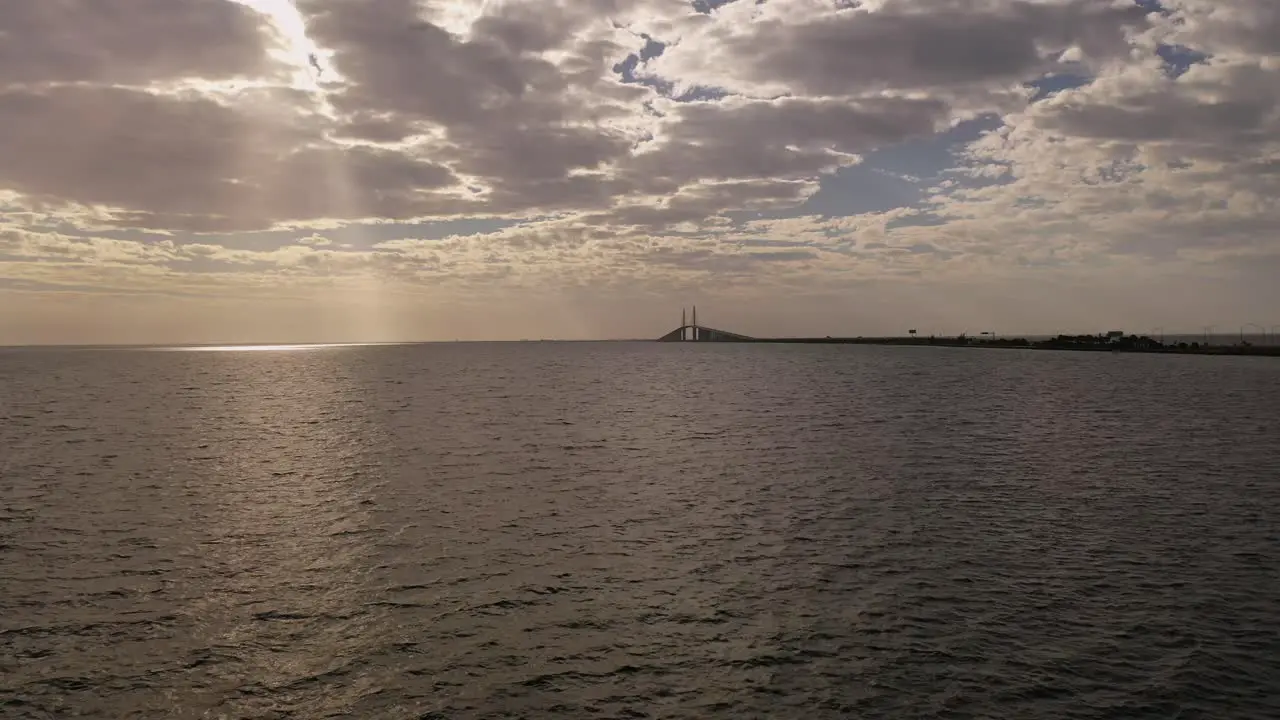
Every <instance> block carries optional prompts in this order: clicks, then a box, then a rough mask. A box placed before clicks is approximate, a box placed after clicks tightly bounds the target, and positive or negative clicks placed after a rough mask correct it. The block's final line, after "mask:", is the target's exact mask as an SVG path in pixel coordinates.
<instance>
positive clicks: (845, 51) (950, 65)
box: [651, 0, 1146, 95]
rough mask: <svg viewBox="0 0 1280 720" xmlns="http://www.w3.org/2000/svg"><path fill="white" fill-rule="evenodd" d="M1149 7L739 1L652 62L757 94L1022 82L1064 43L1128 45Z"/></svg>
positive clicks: (1108, 55) (1074, 2)
mask: <svg viewBox="0 0 1280 720" xmlns="http://www.w3.org/2000/svg"><path fill="white" fill-rule="evenodd" d="M799 5H801V6H805V5H806V4H805V3H800V4H799ZM1145 15H1146V13H1145V12H1144V11H1143V10H1142V9H1141V8H1139V7H1137V6H1136V5H1132V4H1129V5H1125V4H1123V3H1114V4H1112V3H1105V2H1093V1H1087V2H1086V1H1084V0H1058V1H1056V2H1019V1H1016V0H981V1H978V2H975V1H973V0H944V1H942V2H939V1H936V0H929V1H928V2H924V1H922V0H888V1H885V2H876V3H866V4H865V5H863V6H861V7H859V6H857V4H853V3H851V4H850V5H849V6H848V7H846V9H843V10H839V11H835V12H833V11H832V10H831V9H830V7H829V6H828V7H827V8H826V9H825V11H816V10H815V9H810V10H809V11H808V12H805V11H804V10H803V9H801V10H799V11H798V12H797V8H794V7H792V5H791V4H790V3H768V4H765V5H763V6H759V5H755V6H753V4H751V3H736V4H733V5H729V6H726V7H725V8H722V9H721V10H720V11H719V13H718V15H717V17H718V19H719V18H724V21H723V22H716V23H711V24H708V25H706V26H704V27H703V28H702V32H703V33H704V36H703V37H695V38H693V39H690V38H682V39H681V41H680V42H679V43H677V44H676V45H675V47H674V48H671V49H669V50H668V51H667V52H665V53H664V54H663V55H662V56H661V57H660V58H658V59H656V60H654V61H653V62H652V63H651V66H652V71H653V72H654V73H656V74H658V75H664V76H666V75H669V76H674V77H678V78H681V79H684V80H685V81H686V82H696V83H699V84H704V85H709V86H714V87H724V88H729V89H731V90H739V91H743V92H749V93H753V94H757V95H760V94H766V95H767V94H771V93H794V92H803V93H805V94H810V95H850V94H865V93H868V92H877V91H886V90H891V91H900V90H904V89H913V90H919V89H928V88H947V87H953V86H965V85H975V84H983V83H1004V84H1009V83H1013V84H1017V83H1018V82H1021V81H1025V80H1027V79H1030V78H1032V77H1034V76H1035V75H1037V74H1039V73H1043V72H1045V71H1048V70H1050V69H1052V68H1053V67H1055V65H1057V64H1058V63H1059V61H1060V60H1061V59H1062V56H1063V54H1064V53H1067V52H1068V51H1072V52H1073V55H1074V57H1075V59H1078V60H1093V61H1097V60H1110V59H1114V58H1116V57H1119V56H1123V55H1124V54H1125V53H1126V52H1127V51H1128V49H1129V46H1128V42H1127V35H1128V34H1129V33H1131V32H1134V31H1137V30H1139V29H1141V28H1142V27H1143V26H1144V24H1145Z"/></svg>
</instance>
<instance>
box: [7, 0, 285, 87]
mask: <svg viewBox="0 0 1280 720" xmlns="http://www.w3.org/2000/svg"><path fill="white" fill-rule="evenodd" d="M265 28H266V25H265V22H264V18H263V17H262V16H261V15H260V14H259V13H257V12H255V11H253V10H251V9H249V8H247V7H245V6H243V5H239V4H236V3H233V2H227V1H225V0H220V1H211V0H9V1H8V2H4V3H0V86H5V85H16V84H39V83H51V82H59V83H69V82H102V83H125V84H148V83H151V82H154V81H158V80H171V79H176V78H187V77H199V78H225V77H232V76H237V75H259V74H262V73H263V72H265V71H266V70H267V69H268V66H269V61H268V57H267V54H266V50H267V44H268V41H269V36H268V35H267V33H266V29H265Z"/></svg>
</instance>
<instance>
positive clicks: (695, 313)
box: [693, 305, 698, 342]
mask: <svg viewBox="0 0 1280 720" xmlns="http://www.w3.org/2000/svg"><path fill="white" fill-rule="evenodd" d="M693 339H694V341H695V342H696V341H697V340H698V306H697V305H694V306H693Z"/></svg>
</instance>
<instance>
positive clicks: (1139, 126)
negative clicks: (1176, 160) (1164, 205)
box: [1032, 62, 1280, 161]
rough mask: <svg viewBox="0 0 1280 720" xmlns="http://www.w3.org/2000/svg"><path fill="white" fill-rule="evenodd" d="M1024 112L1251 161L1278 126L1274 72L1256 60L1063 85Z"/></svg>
mask: <svg viewBox="0 0 1280 720" xmlns="http://www.w3.org/2000/svg"><path fill="white" fill-rule="evenodd" d="M1032 118H1033V119H1034V122H1035V123H1036V125H1037V126H1038V127H1040V128H1043V129H1047V130H1052V131H1055V132H1060V133H1063V134H1065V135H1069V136H1074V137H1083V138H1091V139H1095V140H1111V141H1120V142H1131V143H1163V144H1171V145H1173V146H1176V147H1178V148H1180V149H1181V150H1182V151H1184V152H1186V153H1188V155H1191V156H1198V157H1206V158H1216V159H1221V160H1236V161H1252V160H1256V159H1258V157H1259V153H1263V152H1265V149H1266V148H1267V146H1269V145H1271V144H1273V143H1274V142H1275V138H1276V137H1277V133H1280V71H1277V70H1275V69H1269V68H1267V67H1265V66H1263V65H1262V64H1260V63H1256V62H1245V63H1237V64H1221V63H1219V64H1209V65H1202V66H1197V67H1195V68H1193V69H1191V70H1189V71H1188V72H1187V73H1184V74H1183V75H1181V76H1179V77H1178V78H1176V79H1173V78H1164V77H1161V78H1158V79H1155V80H1153V81H1151V82H1149V83H1147V84H1136V83H1133V84H1127V85H1122V86H1119V87H1117V88H1115V89H1114V90H1110V91H1109V90H1108V89H1098V88H1088V87H1086V88H1082V89H1080V90H1077V91H1070V92H1067V93H1064V94H1062V95H1061V96H1059V97H1057V98H1054V99H1053V100H1052V101H1048V102H1046V103H1043V104H1042V105H1038V106H1037V107H1036V108H1035V112H1034V113H1033V115H1032Z"/></svg>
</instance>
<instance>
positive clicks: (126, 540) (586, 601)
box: [0, 344, 1280, 719]
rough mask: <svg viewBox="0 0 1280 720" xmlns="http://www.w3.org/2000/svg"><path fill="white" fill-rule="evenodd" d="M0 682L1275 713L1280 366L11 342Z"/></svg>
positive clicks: (645, 705) (104, 695) (398, 709)
mask: <svg viewBox="0 0 1280 720" xmlns="http://www.w3.org/2000/svg"><path fill="white" fill-rule="evenodd" d="M0 453H3V454H2V455H0V716H2V717H4V718H6V719H7V718H51V717H59V718H61V717H69V716H74V715H77V714H78V715H83V716H87V717H101V718H125V717H157V718H159V717H174V718H195V717H208V718H222V717H225V718H247V717H264V718H284V717H296V718H320V717H355V718H419V717H425V718H473V717H474V718H478V717H494V718H497V717H563V718H587V717H591V718H596V717H655V718H657V717H673V718H674V717H687V718H714V717H729V718H747V717H778V718H787V717H796V718H801V717H803V718H843V717H867V718H932V717H939V718H942V717H955V718H961V717H991V718H1086V717H1089V718H1093V717H1096V718H1104V717H1105V718H1140V717H1152V718H1170V717H1180V718H1275V717H1280V518H1278V517H1277V509H1278V508H1280V362H1277V361H1275V360H1274V359H1268V358H1204V357H1152V356H1143V355H1118V356H1113V355H1094V354H1066V353H1063V354H1059V353H1049V352H1022V351H987V350H959V349H930V348H874V347H851V346H837V347H821V346H738V345H724V346H693V345H683V346H671V345H657V344H565V345H559V344H512V345H467V344H458V345H438V346H406V347H377V348H337V349H324V350H309V351H295V352H136V351H78V352H54V351H0Z"/></svg>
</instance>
